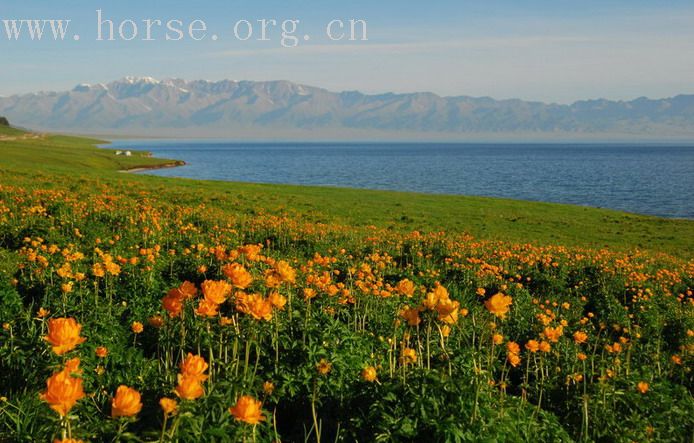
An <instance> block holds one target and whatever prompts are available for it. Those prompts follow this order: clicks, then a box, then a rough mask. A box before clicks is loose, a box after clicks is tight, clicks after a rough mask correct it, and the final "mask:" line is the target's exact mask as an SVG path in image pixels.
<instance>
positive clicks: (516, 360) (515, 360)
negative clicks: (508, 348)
mask: <svg viewBox="0 0 694 443" xmlns="http://www.w3.org/2000/svg"><path fill="white" fill-rule="evenodd" d="M506 360H508V362H509V364H510V365H511V366H513V367H514V368H515V367H516V366H518V365H519V364H520V363H521V358H520V357H519V356H518V354H514V353H512V352H510V353H509V354H508V356H507V357H506Z"/></svg>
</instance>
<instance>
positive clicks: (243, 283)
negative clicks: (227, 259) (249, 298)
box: [222, 263, 253, 289]
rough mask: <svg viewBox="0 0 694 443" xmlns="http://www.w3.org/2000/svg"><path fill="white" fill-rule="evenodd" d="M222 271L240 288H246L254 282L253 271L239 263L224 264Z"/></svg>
mask: <svg viewBox="0 0 694 443" xmlns="http://www.w3.org/2000/svg"><path fill="white" fill-rule="evenodd" d="M222 272H224V275H226V276H227V277H228V278H229V280H231V284H232V285H234V287H236V288H239V289H246V288H247V287H248V286H250V284H251V283H252V282H253V276H252V275H251V273H250V272H248V271H247V270H246V268H244V267H243V265H241V264H239V263H232V264H230V265H226V266H224V267H223V268H222Z"/></svg>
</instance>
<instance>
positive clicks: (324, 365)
mask: <svg viewBox="0 0 694 443" xmlns="http://www.w3.org/2000/svg"><path fill="white" fill-rule="evenodd" d="M332 368H333V365H332V363H330V362H329V361H328V360H326V359H324V358H321V359H320V361H319V362H318V363H316V370H318V373H319V374H320V375H328V374H329V373H330V371H331V370H332Z"/></svg>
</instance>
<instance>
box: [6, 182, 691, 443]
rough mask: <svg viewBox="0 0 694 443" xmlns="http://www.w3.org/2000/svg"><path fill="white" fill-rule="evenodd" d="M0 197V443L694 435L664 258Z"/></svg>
mask: <svg viewBox="0 0 694 443" xmlns="http://www.w3.org/2000/svg"><path fill="white" fill-rule="evenodd" d="M2 178H3V181H2V183H1V184H0V246H1V248H0V270H2V271H3V272H0V320H1V321H2V330H1V331H0V373H1V374H2V383H1V385H0V396H2V398H1V399H0V441H8V442H9V441H12V442H15V441H27V442H28V441H49V442H50V441H62V442H76V441H82V442H88V441H89V442H98V441H133V442H164V441H166V442H169V441H181V442H192V441H215V442H225V441H229V442H235V441H259V442H260V441H268V442H269V441H325V442H327V441H363V442H371V441H422V440H430V441H624V442H631V441H639V442H645V441H673V442H674V441H691V436H692V435H694V416H692V413H691V411H692V410H693V409H694V400H693V399H692V388H693V386H694V385H693V374H692V372H691V369H692V362H693V360H694V359H693V352H694V315H693V314H694V294H693V293H692V291H693V289H694V261H693V260H691V259H687V258H686V257H685V258H683V257H681V256H675V255H668V254H665V253H661V252H654V251H639V250H637V249H631V250H615V249H594V248H586V247H581V246H566V247H565V246H556V245H547V246H542V245H538V244H535V243H532V242H530V243H527V244H521V243H514V242H509V241H493V240H478V239H475V238H473V237H471V236H469V235H465V234H459V233H445V232H437V231H435V230H434V231H431V232H418V231H414V232H400V231H397V230H393V229H388V228H386V227H377V226H367V227H354V226H347V225H341V224H337V223H316V222H313V221H305V220H304V219H303V218H302V216H301V214H300V213H294V214H286V215H276V214H269V213H264V211H262V210H258V211H257V212H256V213H254V214H247V213H241V212H239V211H237V210H235V208H234V205H233V202H232V200H230V201H229V204H226V205H221V207H220V206H216V207H211V206H208V205H205V204H203V203H200V204H198V205H195V204H189V203H180V202H176V201H175V200H174V199H171V198H167V196H166V195H165V194H162V193H161V192H157V191H154V190H149V191H148V190H147V188H146V187H144V186H141V185H140V184H138V185H137V186H135V185H132V183H130V182H129V181H128V180H129V178H127V177H124V178H123V179H121V180H120V181H114V182H112V183H108V184H104V183H100V182H99V181H98V180H94V179H86V178H83V179H80V178H75V179H68V178H66V177H63V176H61V177H57V176H56V177H55V178H52V179H51V180H44V179H39V180H35V181H30V180H27V179H26V178H24V179H22V180H16V181H20V182H21V183H12V180H9V178H10V175H9V174H6V175H3V176H2ZM114 183H115V184H114Z"/></svg>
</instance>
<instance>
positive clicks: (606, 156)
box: [109, 140, 694, 219]
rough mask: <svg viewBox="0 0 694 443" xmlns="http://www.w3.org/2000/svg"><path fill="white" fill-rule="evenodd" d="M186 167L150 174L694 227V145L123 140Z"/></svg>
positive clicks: (127, 146) (117, 145) (122, 144)
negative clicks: (553, 205) (488, 203)
mask: <svg viewBox="0 0 694 443" xmlns="http://www.w3.org/2000/svg"><path fill="white" fill-rule="evenodd" d="M109 148H116V149H140V150H147V151H151V152H152V153H153V154H154V155H155V156H156V157H166V158H172V159H177V160H184V161H185V162H186V163H187V165H186V166H183V167H180V168H173V169H161V170H154V171H147V172H145V173H146V174H152V175H159V176H169V177H187V178H197V179H214V180H228V181H240V182H257V183H289V184H298V185H319V186H340V187H351V188H368V189H388V190H398V191H416V192H425V193H435V194H464V195H480V196H492V197H507V198H513V199H521V200H535V201H546V202H558V203H572V204H577V205H586V206H595V207H603V208H612V209H619V210H624V211H629V212H635V213H641V214H651V215H659V216H664V217H683V218H690V219H691V218H694V145H691V146H655V145H626V144H436V143H431V144H426V143H421V144H396V143H353V144H347V143H238V142H225V141H192V140H176V141H172V140H154V141H150V140H119V141H117V142H114V143H113V144H112V145H110V146H109Z"/></svg>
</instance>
